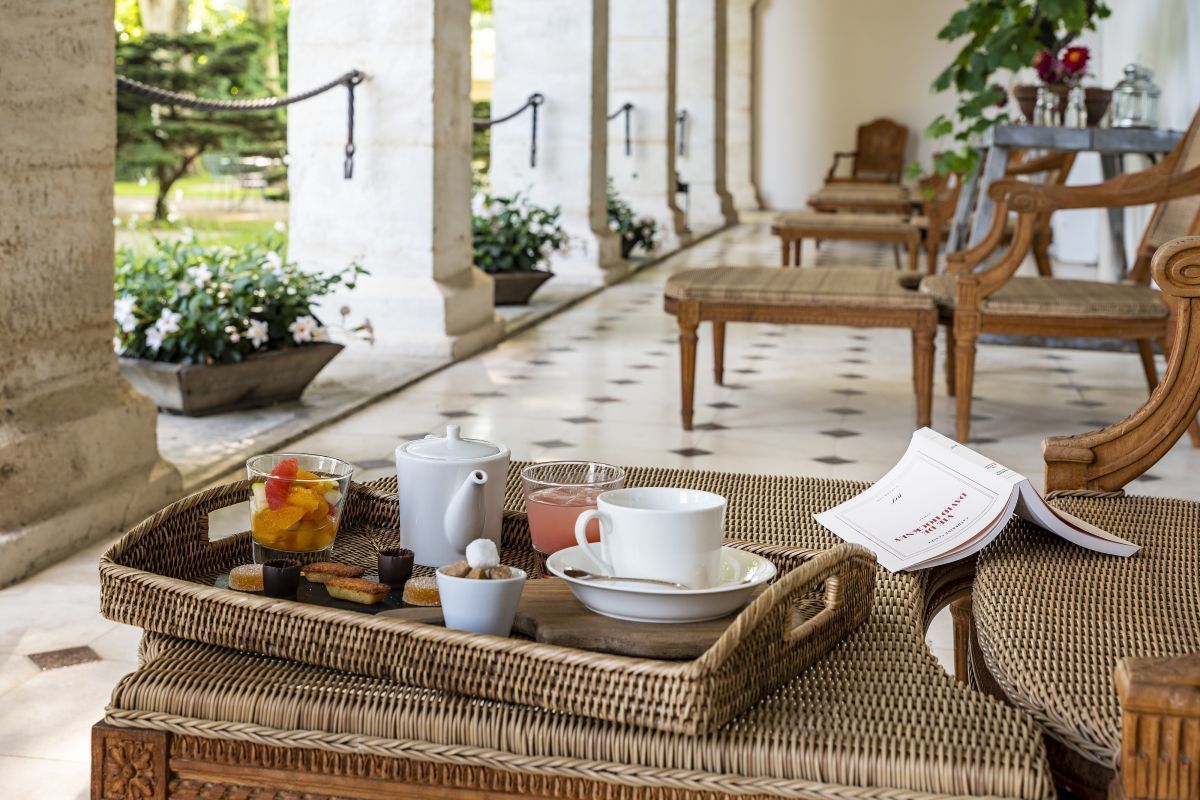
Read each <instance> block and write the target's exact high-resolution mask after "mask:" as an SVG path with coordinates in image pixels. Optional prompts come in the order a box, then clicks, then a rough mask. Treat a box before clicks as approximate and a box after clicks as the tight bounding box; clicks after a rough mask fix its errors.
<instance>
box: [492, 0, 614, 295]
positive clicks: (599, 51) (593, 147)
mask: <svg viewBox="0 0 1200 800" xmlns="http://www.w3.org/2000/svg"><path fill="white" fill-rule="evenodd" d="M493 8H494V19H495V30H496V73H495V78H494V81H493V84H492V114H493V115H495V116H500V115H503V114H507V113H509V112H510V111H512V110H513V109H516V108H519V107H520V106H521V105H522V104H524V103H525V101H526V99H527V98H528V97H529V95H530V94H532V93H533V92H541V93H542V94H543V95H544V96H545V98H546V99H545V103H544V104H543V105H542V107H541V109H540V110H539V119H538V133H537V137H538V139H537V165H536V166H535V167H530V165H529V138H530V124H529V118H528V116H527V115H528V113H529V112H526V113H525V114H524V115H522V116H520V117H518V118H517V119H514V120H512V121H511V122H507V123H504V124H501V125H497V126H495V127H493V128H492V137H491V138H492V153H491V157H492V158H491V185H492V191H494V192H495V193H497V194H500V195H509V194H513V193H515V192H521V193H522V194H523V195H525V196H527V197H528V198H529V199H530V200H531V201H533V202H534V203H537V204H538V205H541V206H545V207H548V208H553V207H555V206H558V207H560V208H561V209H562V225H563V229H564V231H565V232H566V233H567V235H568V236H569V237H570V239H571V242H570V248H569V250H568V252H567V253H565V254H559V255H556V256H555V257H554V258H553V259H552V260H551V265H550V266H551V269H553V270H554V272H555V273H557V274H559V275H561V276H563V277H564V278H566V279H569V280H571V281H575V282H583V283H611V282H612V281H614V280H616V279H617V278H619V277H621V276H622V275H624V274H626V273H627V272H628V270H629V265H628V263H627V262H626V261H625V260H624V259H622V258H621V255H620V244H619V243H618V242H617V238H616V236H614V235H613V233H612V231H610V230H609V228H608V218H607V213H606V208H607V206H606V199H605V181H606V178H607V167H606V161H607V159H606V152H605V148H606V146H607V144H606V142H607V128H608V0H495V3H494V7H493Z"/></svg>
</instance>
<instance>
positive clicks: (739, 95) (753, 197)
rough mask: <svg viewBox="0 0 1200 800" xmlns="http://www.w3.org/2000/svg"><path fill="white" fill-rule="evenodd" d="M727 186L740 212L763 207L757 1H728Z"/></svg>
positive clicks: (726, 58) (726, 47) (726, 89)
mask: <svg viewBox="0 0 1200 800" xmlns="http://www.w3.org/2000/svg"><path fill="white" fill-rule="evenodd" d="M725 2H726V4H727V5H728V9H727V13H728V22H727V34H726V41H725V61H726V72H725V74H726V81H727V83H726V86H725V120H726V122H725V185H726V188H727V189H728V190H729V196H730V198H731V199H732V200H733V207H734V209H735V210H737V211H757V210H758V209H760V208H762V203H761V202H759V199H758V188H757V187H756V186H755V185H754V3H755V0H725Z"/></svg>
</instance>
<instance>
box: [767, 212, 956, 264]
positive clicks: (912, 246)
mask: <svg viewBox="0 0 1200 800" xmlns="http://www.w3.org/2000/svg"><path fill="white" fill-rule="evenodd" d="M771 233H773V234H774V235H776V236H778V237H779V239H780V244H781V253H782V255H783V260H782V263H781V264H780V266H784V267H788V266H793V267H798V266H800V245H801V243H802V242H803V241H804V240H805V239H816V240H817V241H820V240H822V239H847V240H854V241H863V242H890V243H891V244H892V246H893V248H894V247H897V246H901V245H903V247H904V249H905V250H907V251H908V270H909V272H916V271H917V252H918V250H920V247H921V228H920V227H919V226H917V225H916V224H914V223H912V222H910V221H909V219H908V218H907V217H904V216H899V215H896V214H821V213H818V212H815V211H809V212H799V213H794V214H781V215H780V216H779V217H778V218H776V220H775V224H774V225H772V226H771ZM935 252H936V251H935ZM789 254H790V255H789ZM935 267H936V262H930V264H928V268H927V271H928V272H929V274H933V270H934V268H935ZM896 268H897V269H899V268H900V259H899V255H897V257H896Z"/></svg>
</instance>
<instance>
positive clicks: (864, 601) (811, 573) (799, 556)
mask: <svg viewBox="0 0 1200 800" xmlns="http://www.w3.org/2000/svg"><path fill="white" fill-rule="evenodd" d="M731 546H733V547H737V548H738V549H741V550H749V551H752V552H755V553H757V554H758V555H762V556H764V557H766V558H770V559H771V560H772V561H775V562H776V564H780V563H782V564H784V565H787V564H790V563H794V564H796V566H794V567H793V568H792V569H790V570H788V572H787V573H785V574H784V575H783V577H781V578H779V579H777V580H776V581H775V582H774V583H773V584H771V586H769V587H768V588H767V590H766V591H764V592H763V593H762V594H760V595H759V596H758V597H757V598H755V599H754V601H752V602H751V603H750V605H748V606H747V607H746V608H745V609H744V610H743V611H742V613H741V614H739V615H738V617H737V619H735V620H734V621H733V624H732V625H730V626H729V627H728V628H727V629H726V630H725V632H724V633H723V634H721V637H720V638H719V639H717V641H716V642H714V643H713V645H712V647H710V648H709V649H708V650H707V651H706V652H705V653H704V655H702V656H700V658H698V659H696V660H695V661H694V662H692V663H693V666H694V667H695V668H696V669H697V670H700V671H707V670H714V669H716V668H717V667H719V666H720V665H721V664H723V663H724V662H725V661H727V660H729V659H730V658H733V657H734V656H735V655H736V654H737V653H738V651H739V650H740V648H741V646H742V644H743V643H744V642H745V641H746V640H747V639H749V638H750V637H751V635H752V634H753V633H755V632H756V631H757V630H758V629H759V628H760V626H762V625H764V624H769V621H770V619H771V618H772V616H773V615H772V612H773V611H775V610H776V608H777V607H778V606H779V605H780V604H781V603H790V602H791V600H792V598H793V597H795V596H798V595H803V594H808V593H810V592H812V591H813V589H815V588H816V587H818V586H820V585H821V584H824V586H825V592H824V605H823V607H822V608H821V610H820V611H818V612H817V613H816V614H814V615H812V616H811V617H808V618H806V619H804V620H802V621H801V622H800V623H798V624H788V623H785V624H784V626H783V629H782V630H781V631H780V636H781V637H782V638H783V640H784V641H785V642H788V643H792V642H796V641H798V640H801V639H805V638H808V637H809V636H810V635H812V634H813V633H815V632H816V631H819V630H820V629H822V628H825V627H827V626H829V625H830V624H831V623H832V622H834V620H835V618H836V617H838V616H840V615H842V614H844V613H850V614H852V615H855V616H858V617H859V620H858V621H861V619H862V618H864V617H865V616H866V613H867V612H868V611H869V610H870V607H871V604H872V602H873V599H874V568H875V556H874V554H872V553H871V552H870V551H869V550H867V549H866V548H865V547H862V546H861V545H856V544H839V545H837V546H836V547H832V548H830V549H828V550H806V549H800V548H786V547H774V546H771V545H759V544H752V543H749V542H745V543H743V542H737V543H732V544H731ZM848 606H851V607H850V608H848ZM788 619H789V620H790V619H791V617H790V616H789V617H788Z"/></svg>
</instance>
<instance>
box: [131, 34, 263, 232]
mask: <svg viewBox="0 0 1200 800" xmlns="http://www.w3.org/2000/svg"><path fill="white" fill-rule="evenodd" d="M125 38H126V40H125V41H122V37H121V36H120V35H118V37H117V73H118V74H119V75H122V76H124V77H126V78H131V79H133V80H135V81H141V82H142V83H146V84H150V85H151V86H156V87H159V88H162V89H166V90H168V91H172V92H179V93H183V94H188V95H193V96H195V97H197V98H200V99H205V100H223V99H234V100H236V99H255V98H260V97H267V96H270V95H271V92H270V91H268V89H267V86H266V76H265V70H264V68H263V58H262V40H261V37H260V36H259V35H258V32H257V30H256V29H255V28H254V27H253V26H248V25H237V26H234V27H230V28H227V29H225V30H223V31H221V32H220V33H218V34H215V35H213V34H207V35H206V34H179V35H171V36H167V35H162V34H148V35H146V36H145V37H142V38H131V37H125ZM284 119H285V118H284V114H283V112H282V111H256V112H224V111H216V112H214V111H196V110H192V109H188V108H184V107H182V106H177V105H172V104H160V103H155V102H152V101H150V100H149V99H147V98H144V97H141V96H139V95H135V94H131V93H129V92H125V91H122V92H118V94H117V161H118V171H119V172H120V173H122V174H126V175H128V174H130V173H131V172H133V171H141V170H149V171H151V172H152V173H153V175H154V177H155V178H156V179H157V181H158V196H157V198H156V199H155V203H154V218H155V219H156V220H164V219H166V217H167V204H166V199H167V196H168V194H169V192H170V191H171V187H172V185H174V183H175V182H176V181H177V180H179V179H180V178H181V177H183V176H184V175H185V174H187V172H188V170H189V169H191V168H192V167H193V166H194V165H195V163H196V160H197V159H198V158H199V157H200V156H201V155H202V154H204V153H207V152H214V151H236V152H240V153H242V154H250V153H255V154H264V155H279V154H281V153H282V152H283V148H284V140H285V137H286V125H285V121H284Z"/></svg>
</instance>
